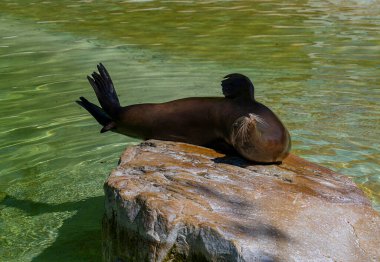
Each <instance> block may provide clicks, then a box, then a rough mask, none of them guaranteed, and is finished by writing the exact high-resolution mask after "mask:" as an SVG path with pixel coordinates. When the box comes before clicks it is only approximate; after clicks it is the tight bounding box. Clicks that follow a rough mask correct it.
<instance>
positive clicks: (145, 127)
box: [113, 97, 290, 162]
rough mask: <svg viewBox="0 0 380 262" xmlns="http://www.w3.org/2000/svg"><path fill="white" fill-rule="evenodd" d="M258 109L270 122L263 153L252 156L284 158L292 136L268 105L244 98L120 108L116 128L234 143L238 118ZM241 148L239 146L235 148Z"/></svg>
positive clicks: (154, 136) (150, 136)
mask: <svg viewBox="0 0 380 262" xmlns="http://www.w3.org/2000/svg"><path fill="white" fill-rule="evenodd" d="M249 113H254V114H256V115H259V116H261V117H262V118H263V119H265V121H266V122H267V123H268V125H269V127H268V128H267V129H266V130H265V134H264V135H263V136H262V138H261V141H262V142H266V145H265V148H264V150H265V151H266V152H271V153H270V154H269V155H268V154H267V153H264V152H263V153H262V156H257V157H255V158H254V159H253V158H252V157H250V158H251V159H250V160H253V161H257V162H278V161H281V160H282V159H283V158H284V157H285V156H286V155H287V153H288V152H289V150H290V136H289V133H288V131H287V130H286V128H285V127H284V125H283V124H282V123H281V121H280V120H279V119H278V118H277V116H276V115H275V114H273V112H272V111H271V110H270V109H268V108H267V107H266V106H264V105H262V104H260V103H258V102H252V101H246V100H244V99H226V98H222V97H220V98H217V97H215V98H185V99H179V100H174V101H170V102H166V103H161V104H139V105H131V106H126V107H122V108H120V111H119V112H118V114H117V118H116V119H115V120H116V121H115V123H116V128H115V129H114V130H113V131H114V132H117V133H120V134H124V135H127V136H132V137H137V138H142V139H159V140H171V141H178V142H185V143H190V144H195V145H210V144H213V143H214V142H220V141H224V142H225V143H226V144H229V145H231V146H234V145H233V141H232V138H231V133H232V129H233V125H234V123H235V122H236V120H237V119H239V118H240V117H243V116H247V115H248V114H249ZM235 149H236V150H237V151H238V152H239V150H238V148H235ZM247 158H248V157H247Z"/></svg>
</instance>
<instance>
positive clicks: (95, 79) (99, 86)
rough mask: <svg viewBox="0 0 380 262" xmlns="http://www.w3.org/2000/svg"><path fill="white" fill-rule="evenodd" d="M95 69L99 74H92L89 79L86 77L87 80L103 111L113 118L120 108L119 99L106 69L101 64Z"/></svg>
mask: <svg viewBox="0 0 380 262" xmlns="http://www.w3.org/2000/svg"><path fill="white" fill-rule="evenodd" d="M97 68H98V70H99V73H97V72H93V73H92V74H91V77H90V76H87V79H88V82H89V83H90V85H91V86H92V88H93V89H94V91H95V94H96V97H97V98H98V101H99V103H100V105H101V106H102V108H103V109H104V111H105V112H107V114H109V115H111V116H113V115H114V114H115V113H116V112H117V109H119V108H120V102H119V98H118V97H117V93H116V90H115V88H114V86H113V83H112V80H111V77H110V75H109V74H108V72H107V70H106V68H105V67H104V66H103V65H102V64H99V65H98V66H97Z"/></svg>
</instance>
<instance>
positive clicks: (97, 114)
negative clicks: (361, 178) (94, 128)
mask: <svg viewBox="0 0 380 262" xmlns="http://www.w3.org/2000/svg"><path fill="white" fill-rule="evenodd" d="M75 102H77V103H78V104H79V105H80V106H82V107H83V108H84V109H86V110H87V111H88V112H89V113H90V114H91V115H92V116H93V117H94V118H95V119H96V121H98V123H99V124H101V125H102V126H103V128H102V130H100V132H101V133H104V132H106V131H108V130H111V129H113V128H115V127H116V126H115V123H114V122H113V121H112V119H111V118H110V117H109V116H108V115H107V113H106V112H104V111H103V109H101V108H100V107H98V106H97V105H95V104H93V103H91V102H90V101H88V100H87V99H86V98H84V97H80V100H77V101H75Z"/></svg>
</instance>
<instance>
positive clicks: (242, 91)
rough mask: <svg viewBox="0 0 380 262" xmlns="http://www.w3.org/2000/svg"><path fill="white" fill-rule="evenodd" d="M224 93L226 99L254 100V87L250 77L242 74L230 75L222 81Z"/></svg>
mask: <svg viewBox="0 0 380 262" xmlns="http://www.w3.org/2000/svg"><path fill="white" fill-rule="evenodd" d="M222 91H223V95H224V96H225V97H226V98H236V97H244V98H248V99H254V87H253V84H252V82H251V80H249V78H248V77H246V76H245V75H242V74H237V73H235V74H229V75H226V76H225V77H224V79H223V80H222Z"/></svg>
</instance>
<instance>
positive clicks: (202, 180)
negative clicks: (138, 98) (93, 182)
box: [103, 140, 380, 261]
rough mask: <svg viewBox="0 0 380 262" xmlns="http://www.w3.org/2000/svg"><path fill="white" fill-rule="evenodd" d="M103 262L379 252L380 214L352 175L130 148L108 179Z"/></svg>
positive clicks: (198, 152)
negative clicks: (350, 177) (354, 181)
mask: <svg viewBox="0 0 380 262" xmlns="http://www.w3.org/2000/svg"><path fill="white" fill-rule="evenodd" d="M105 194H106V204H105V206H106V213H105V215H104V219H103V258H104V260H105V261H380V249H379V247H380V217H379V214H378V213H377V212H376V211H374V210H373V209H372V207H371V204H370V202H369V200H368V199H367V198H366V197H365V196H364V195H363V193H362V192H361V190H359V189H358V188H357V187H356V185H355V184H354V183H353V182H352V181H351V180H349V179H348V178H347V177H345V176H342V175H339V174H336V173H334V172H332V171H331V170H329V169H327V168H324V167H321V166H319V165H316V164H313V163H310V162H308V161H306V160H303V159H301V158H299V157H296V156H294V155H290V156H289V157H288V158H287V159H286V160H285V161H284V162H283V163H282V164H281V165H252V164H250V163H249V162H247V161H245V160H243V159H241V158H239V157H226V156H224V155H222V154H220V153H217V152H215V151H213V150H210V149H207V148H202V147H197V146H193V145H188V144H182V143H174V142H163V141H155V140H150V141H147V142H144V143H142V144H140V145H139V146H135V147H131V148H128V149H127V150H126V151H125V152H124V154H123V155H122V157H121V161H120V165H119V166H118V167H117V169H115V170H114V171H113V172H112V173H111V175H110V176H109V178H108V180H107V182H106V183H105Z"/></svg>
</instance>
